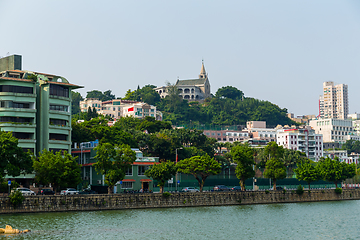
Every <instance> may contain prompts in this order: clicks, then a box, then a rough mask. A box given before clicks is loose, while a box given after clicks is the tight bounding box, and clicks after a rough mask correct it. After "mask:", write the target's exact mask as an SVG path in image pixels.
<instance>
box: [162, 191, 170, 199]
mask: <svg viewBox="0 0 360 240" xmlns="http://www.w3.org/2000/svg"><path fill="white" fill-rule="evenodd" d="M162 195H163V197H164V198H168V197H170V196H171V193H169V192H164V193H163V194H162Z"/></svg>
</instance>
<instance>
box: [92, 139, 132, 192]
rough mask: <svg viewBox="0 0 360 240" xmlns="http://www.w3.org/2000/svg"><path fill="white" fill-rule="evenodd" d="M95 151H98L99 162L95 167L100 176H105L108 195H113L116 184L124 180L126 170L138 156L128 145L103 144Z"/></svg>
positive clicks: (97, 158)
mask: <svg viewBox="0 0 360 240" xmlns="http://www.w3.org/2000/svg"><path fill="white" fill-rule="evenodd" d="M94 150H96V156H95V159H96V160H97V162H96V163H94V164H93V166H94V167H95V170H96V171H97V172H98V173H99V174H102V175H104V176H105V183H106V184H107V185H108V194H111V193H112V189H113V188H114V186H115V184H116V183H117V182H118V181H121V180H123V179H124V177H125V172H126V170H127V169H128V168H129V167H131V164H132V163H133V162H134V161H135V159H136V154H135V152H134V151H132V150H131V148H130V146H129V145H127V144H121V145H112V144H110V143H103V144H99V145H98V146H97V147H96V148H95V149H94Z"/></svg>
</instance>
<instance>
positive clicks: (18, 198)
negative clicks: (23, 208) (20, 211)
mask: <svg viewBox="0 0 360 240" xmlns="http://www.w3.org/2000/svg"><path fill="white" fill-rule="evenodd" d="M9 199H10V203H11V204H12V205H13V206H14V208H16V207H18V206H19V205H20V204H22V202H23V201H24V199H25V198H24V196H23V195H22V193H21V192H20V191H15V192H12V193H11V194H10V196H9Z"/></svg>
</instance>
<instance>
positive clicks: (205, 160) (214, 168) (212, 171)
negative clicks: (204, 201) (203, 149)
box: [176, 154, 221, 192]
mask: <svg viewBox="0 0 360 240" xmlns="http://www.w3.org/2000/svg"><path fill="white" fill-rule="evenodd" d="M176 167H177V168H178V171H179V172H182V173H185V174H191V175H193V176H194V177H195V179H196V180H197V181H198V183H199V186H200V192H202V191H203V187H204V183H205V180H206V179H207V177H209V176H210V175H216V174H219V173H220V170H221V165H220V163H218V162H217V161H216V160H215V159H214V158H211V157H210V156H209V155H207V154H206V155H203V156H194V157H191V158H186V159H184V160H181V161H180V162H178V163H177V164H176Z"/></svg>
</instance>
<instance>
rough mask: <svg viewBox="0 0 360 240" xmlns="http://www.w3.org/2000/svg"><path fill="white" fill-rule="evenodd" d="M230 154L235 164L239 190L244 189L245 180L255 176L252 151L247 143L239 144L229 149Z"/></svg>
mask: <svg viewBox="0 0 360 240" xmlns="http://www.w3.org/2000/svg"><path fill="white" fill-rule="evenodd" d="M231 155H232V159H233V161H234V162H235V163H236V164H237V166H236V169H235V173H236V177H237V178H238V179H240V186H241V190H242V191H245V180H246V179H248V178H251V177H254V176H255V171H254V169H253V168H254V165H255V162H254V151H253V150H252V148H251V147H250V146H249V145H245V144H241V145H238V146H235V147H233V148H232V149H231Z"/></svg>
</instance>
